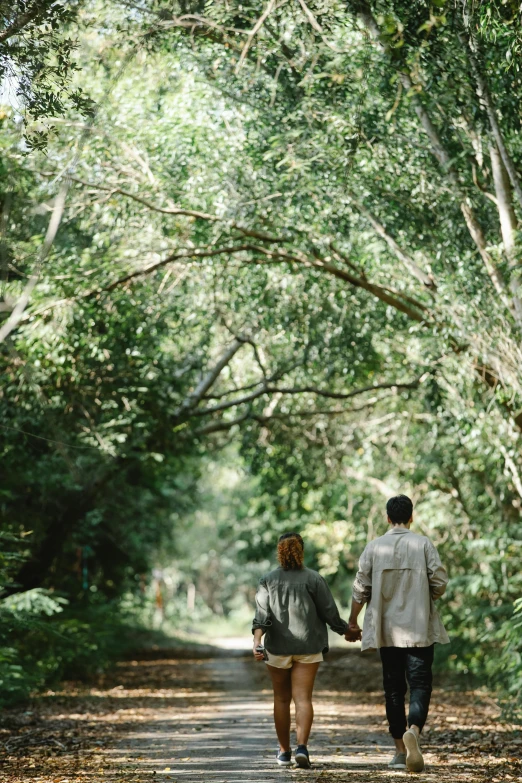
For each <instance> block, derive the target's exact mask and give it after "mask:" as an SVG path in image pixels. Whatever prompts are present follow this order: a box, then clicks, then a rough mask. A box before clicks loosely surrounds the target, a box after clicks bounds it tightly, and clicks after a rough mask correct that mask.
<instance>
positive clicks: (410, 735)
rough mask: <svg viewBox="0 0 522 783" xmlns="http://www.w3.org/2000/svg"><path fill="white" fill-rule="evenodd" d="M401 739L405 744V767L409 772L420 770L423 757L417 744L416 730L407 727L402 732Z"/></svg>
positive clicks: (422, 766)
mask: <svg viewBox="0 0 522 783" xmlns="http://www.w3.org/2000/svg"><path fill="white" fill-rule="evenodd" d="M402 741H403V742H404V744H405V745H406V769H409V771H410V772H422V770H423V769H424V759H423V758H422V753H421V749H420V745H419V738H418V736H417V732H416V731H414V730H413V729H408V731H406V732H404V734H403V737H402Z"/></svg>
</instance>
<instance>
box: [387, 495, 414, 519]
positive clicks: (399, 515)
mask: <svg viewBox="0 0 522 783" xmlns="http://www.w3.org/2000/svg"><path fill="white" fill-rule="evenodd" d="M386 512H387V514H388V516H389V518H390V519H391V521H392V523H393V524H394V525H406V524H407V523H408V522H409V521H410V519H411V516H412V514H413V503H412V502H411V500H410V499H409V497H407V496H406V495H397V496H396V497H394V498H390V499H389V500H388V502H387V503H386Z"/></svg>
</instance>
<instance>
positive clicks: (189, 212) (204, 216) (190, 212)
mask: <svg viewBox="0 0 522 783" xmlns="http://www.w3.org/2000/svg"><path fill="white" fill-rule="evenodd" d="M71 180H72V181H73V182H76V183H78V184H79V185H85V187H88V188H93V189H95V190H101V191H103V192H105V193H111V194H119V195H120V196H124V197H125V198H129V199H132V200H133V201H137V202H138V204H143V206H144V207H147V209H150V210H152V211H153V212H159V213H160V214H162V215H182V216H186V217H193V218H196V219H197V220H207V221H210V222H213V223H226V224H227V225H228V226H229V227H230V228H234V229H236V231H240V232H241V233H242V234H244V235H245V236H248V237H252V238H253V239H260V240H261V241H263V242H284V241H285V239H284V238H283V237H276V236H273V235H271V234H266V233H265V232H264V231H257V230H255V229H251V228H247V227H246V226H242V225H241V224H240V223H236V222H235V221H234V220H228V219H227V218H224V217H219V216H218V215H212V214H209V213H208V212H200V211H198V210H194V209H183V208H182V207H158V206H156V205H155V204H152V203H151V202H150V201H148V200H147V199H145V198H142V197H141V196H137V195H136V194H135V193H130V192H129V191H128V190H123V189H122V188H120V187H115V188H111V187H108V186H106V185H98V184H96V183H94V182H86V181H85V180H83V179H79V178H78V177H71Z"/></svg>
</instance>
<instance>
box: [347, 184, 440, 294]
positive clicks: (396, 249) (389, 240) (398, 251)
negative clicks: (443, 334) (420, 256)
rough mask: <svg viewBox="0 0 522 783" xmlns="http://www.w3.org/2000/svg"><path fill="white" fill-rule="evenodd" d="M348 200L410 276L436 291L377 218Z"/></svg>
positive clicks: (430, 279)
mask: <svg viewBox="0 0 522 783" xmlns="http://www.w3.org/2000/svg"><path fill="white" fill-rule="evenodd" d="M350 198H351V200H352V202H353V203H354V204H355V206H356V207H357V209H358V210H359V212H360V213H361V214H362V215H364V217H365V218H366V219H367V220H368V222H369V223H370V224H371V226H372V227H373V229H374V230H375V232H376V233H377V234H378V235H379V236H380V237H382V239H384V241H385V242H386V244H387V245H388V247H389V248H390V250H391V251H392V252H393V253H394V254H395V255H396V256H397V258H398V259H399V261H401V262H402V263H403V264H404V266H405V267H406V269H407V270H408V271H409V272H411V274H412V275H413V276H414V277H415V278H417V280H418V281H419V282H420V283H422V284H423V285H424V286H426V288H430V289H431V290H433V291H436V290H437V286H436V285H435V280H434V279H433V275H431V274H427V273H426V272H424V270H422V269H421V268H420V266H418V265H417V264H416V263H415V261H414V260H413V258H411V256H410V255H408V253H406V252H405V251H404V250H403V249H402V248H401V247H400V246H399V245H398V244H397V242H396V241H395V239H394V238H393V237H392V236H390V234H388V232H387V231H386V229H385V227H384V226H383V225H382V223H380V222H379V221H378V220H377V218H375V217H374V216H373V215H372V213H371V212H370V211H369V210H368V209H367V208H366V207H365V206H363V204H361V203H360V202H359V201H357V199H356V198H355V197H354V196H353V195H351V194H350Z"/></svg>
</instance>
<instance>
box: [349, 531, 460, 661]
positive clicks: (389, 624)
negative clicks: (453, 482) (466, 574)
mask: <svg viewBox="0 0 522 783" xmlns="http://www.w3.org/2000/svg"><path fill="white" fill-rule="evenodd" d="M447 583H448V575H447V573H446V570H445V568H444V567H443V565H442V563H441V561H440V557H439V554H438V552H437V550H436V548H435V546H434V545H433V544H432V543H431V541H430V540H429V538H426V536H420V535H418V534H417V533H412V532H411V531H410V530H408V529H407V528H403V527H392V528H390V530H388V532H387V533H386V534H385V535H384V536H381V537H380V538H376V539H375V541H371V542H370V543H369V544H368V545H367V547H366V549H365V550H364V552H363V553H362V555H361V559H360V561H359V571H358V572H357V576H356V578H355V582H354V585H353V598H354V600H355V601H357V602H358V603H360V604H364V603H367V604H368V605H367V607H366V614H365V617H364V625H363V633H362V649H363V650H369V649H375V648H377V649H378V648H379V647H429V646H430V645H431V644H433V643H434V642H438V643H439V644H447V643H448V642H449V637H448V634H447V633H446V630H445V628H444V626H443V624H442V621H441V619H440V617H439V613H438V612H437V610H436V608H435V604H434V599H435V598H439V596H441V595H442V594H443V593H444V592H445V590H446V585H447Z"/></svg>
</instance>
